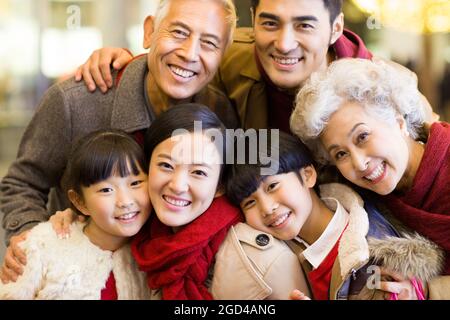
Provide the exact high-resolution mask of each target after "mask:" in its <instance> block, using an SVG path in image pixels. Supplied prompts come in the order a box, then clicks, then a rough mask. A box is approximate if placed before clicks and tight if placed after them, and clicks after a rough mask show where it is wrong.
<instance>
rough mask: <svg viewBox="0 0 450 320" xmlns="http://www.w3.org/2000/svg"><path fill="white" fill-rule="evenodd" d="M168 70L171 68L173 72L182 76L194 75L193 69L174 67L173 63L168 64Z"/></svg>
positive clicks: (189, 76)
mask: <svg viewBox="0 0 450 320" xmlns="http://www.w3.org/2000/svg"><path fill="white" fill-rule="evenodd" d="M169 68H170V70H172V72H173V73H175V74H176V75H177V76H180V77H182V78H191V77H193V76H195V75H196V73H195V72H194V71H190V70H186V69H182V68H180V67H176V66H174V65H170V66H169Z"/></svg>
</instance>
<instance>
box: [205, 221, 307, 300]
mask: <svg viewBox="0 0 450 320" xmlns="http://www.w3.org/2000/svg"><path fill="white" fill-rule="evenodd" d="M261 240H262V241H261ZM264 240H265V241H264ZM293 289H300V290H302V291H303V292H305V293H306V294H309V289H308V286H307V282H306V280H305V277H304V274H303V271H302V268H301V265H300V262H299V261H298V259H297V257H296V256H295V254H294V253H293V252H292V251H291V250H290V249H289V247H288V246H287V245H286V244H285V243H284V242H283V241H280V240H277V239H275V238H274V237H272V235H270V234H267V233H264V232H261V231H259V230H256V229H253V228H252V227H250V226H249V225H247V224H245V223H239V224H237V225H236V226H234V227H232V228H231V229H230V231H229V232H228V235H227V237H226V239H225V241H224V242H223V243H222V245H221V247H220V249H219V252H218V253H217V254H216V264H215V267H214V277H213V281H212V286H211V289H210V291H211V293H212V295H213V297H214V299H217V300H230V299H233V300H235V299H238V300H264V299H268V300H286V299H289V294H290V293H291V291H292V290H293Z"/></svg>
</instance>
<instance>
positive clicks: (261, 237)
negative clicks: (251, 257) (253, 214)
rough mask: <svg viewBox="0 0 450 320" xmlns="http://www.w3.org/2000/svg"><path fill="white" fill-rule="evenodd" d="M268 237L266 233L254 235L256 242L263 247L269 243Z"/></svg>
mask: <svg viewBox="0 0 450 320" xmlns="http://www.w3.org/2000/svg"><path fill="white" fill-rule="evenodd" d="M269 241H270V238H269V236H268V235H267V234H258V235H257V236H256V244H257V245H258V246H261V247H265V246H267V245H268V244H269Z"/></svg>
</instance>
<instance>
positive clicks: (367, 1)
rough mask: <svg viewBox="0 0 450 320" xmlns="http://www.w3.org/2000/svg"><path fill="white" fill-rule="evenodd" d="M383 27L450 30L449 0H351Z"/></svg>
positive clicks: (423, 30) (407, 29)
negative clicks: (377, 20)
mask: <svg viewBox="0 0 450 320" xmlns="http://www.w3.org/2000/svg"><path fill="white" fill-rule="evenodd" d="M352 2H353V3H354V4H355V5H356V6H357V7H358V8H359V9H360V10H361V11H363V12H365V13H367V14H368V15H371V16H374V17H375V18H377V19H379V21H380V23H381V24H382V25H383V26H385V27H390V28H395V29H398V30H402V31H411V32H419V33H434V32H450V1H449V0H352Z"/></svg>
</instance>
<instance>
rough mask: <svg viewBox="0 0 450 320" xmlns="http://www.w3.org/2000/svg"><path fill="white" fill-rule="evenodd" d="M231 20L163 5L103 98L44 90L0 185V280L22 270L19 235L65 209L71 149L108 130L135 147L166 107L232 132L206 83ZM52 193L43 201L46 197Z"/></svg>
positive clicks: (191, 7)
mask: <svg viewBox="0 0 450 320" xmlns="http://www.w3.org/2000/svg"><path fill="white" fill-rule="evenodd" d="M235 23H236V13H235V8H234V5H233V2H232V0H200V1H199V0H163V1H161V4H160V6H159V8H158V11H157V13H156V15H155V17H148V18H147V19H146V20H145V23H144V30H145V36H144V47H145V48H148V49H149V53H148V54H146V55H143V56H140V57H137V58H136V59H135V60H133V61H132V62H131V63H130V64H128V66H127V68H125V69H124V70H123V71H121V72H119V73H116V74H114V78H113V81H114V82H115V83H116V86H115V87H114V89H113V90H110V91H109V92H108V93H107V94H101V93H90V92H89V91H88V90H86V88H85V86H84V85H82V84H77V83H76V82H75V81H74V80H68V81H65V82H63V83H59V84H55V85H54V86H52V87H51V88H50V89H49V90H48V91H47V92H46V93H45V95H44V97H43V98H42V101H41V103H40V105H39V107H38V108H37V110H36V114H35V115H34V117H33V119H32V120H31V123H30V124H29V125H28V128H27V130H26V132H25V134H24V136H23V138H22V142H21V145H20V148H19V154H18V157H17V159H16V161H15V162H14V163H13V164H12V165H11V167H10V169H9V171H8V174H7V175H6V176H5V178H4V179H3V180H2V182H1V184H0V204H1V205H0V210H1V211H3V213H4V218H3V227H4V228H5V229H6V236H7V239H9V238H10V237H11V236H13V235H15V236H14V237H13V238H11V241H10V247H9V248H8V249H7V253H6V256H5V263H4V266H3V268H2V279H4V277H5V276H9V275H11V278H12V279H15V278H16V276H15V272H13V270H16V271H18V272H19V273H20V270H21V268H20V265H19V264H18V261H16V258H14V256H16V257H19V260H23V261H22V262H25V261H24V260H25V257H24V255H23V253H21V252H20V251H21V250H19V249H18V247H17V243H18V242H20V241H21V240H23V239H24V237H25V235H26V233H25V231H26V230H28V229H30V228H32V227H33V226H34V225H36V224H37V223H39V222H42V221H46V220H48V219H49V217H50V216H51V215H52V214H53V213H54V212H55V211H56V210H60V209H64V208H67V207H68V206H69V205H68V202H67V200H65V196H64V195H63V194H62V189H61V188H60V185H61V179H62V177H63V174H64V170H65V167H66V164H67V158H68V156H69V153H70V149H71V145H72V142H73V141H74V140H75V139H77V138H78V137H80V136H83V135H85V134H87V133H89V132H92V131H95V130H99V129H105V128H115V129H121V130H124V131H126V132H129V133H132V134H134V135H135V136H136V138H137V139H138V140H139V139H140V138H141V137H142V133H143V130H145V129H147V128H148V127H149V126H150V124H151V123H152V121H153V119H154V118H155V117H156V116H158V115H159V114H160V113H161V112H162V111H164V110H165V109H167V108H168V107H170V106H172V105H175V104H178V103H181V102H186V101H191V102H199V103H203V104H205V105H207V106H209V107H210V108H211V109H212V110H213V111H215V112H216V113H217V114H218V116H219V117H220V118H221V120H222V121H223V122H224V123H225V125H227V126H229V127H236V126H238V121H237V116H236V115H235V113H234V111H233V108H232V107H231V105H230V103H229V101H228V100H227V98H226V97H225V96H224V95H223V94H221V93H220V92H219V91H218V90H216V89H214V88H212V87H209V86H208V83H209V82H210V81H211V79H212V78H213V76H214V74H215V73H216V71H217V68H218V66H219V63H220V61H221V59H222V56H223V54H224V52H225V50H226V48H227V47H228V45H229V44H230V43H231V39H232V33H233V30H234V28H235ZM52 188H54V190H52V191H53V192H52V193H51V195H50V197H49V193H50V189H52Z"/></svg>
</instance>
